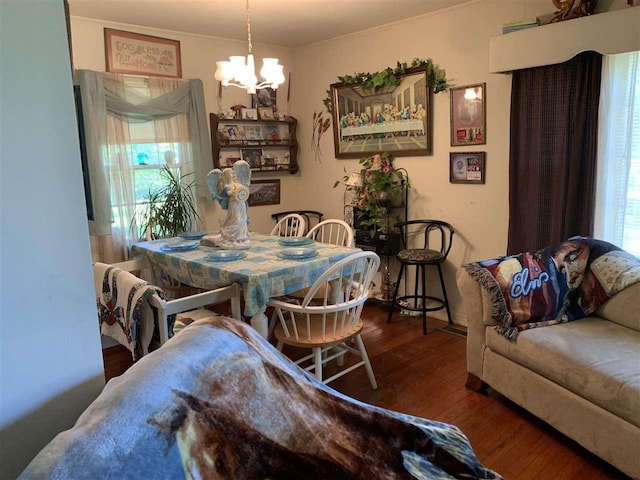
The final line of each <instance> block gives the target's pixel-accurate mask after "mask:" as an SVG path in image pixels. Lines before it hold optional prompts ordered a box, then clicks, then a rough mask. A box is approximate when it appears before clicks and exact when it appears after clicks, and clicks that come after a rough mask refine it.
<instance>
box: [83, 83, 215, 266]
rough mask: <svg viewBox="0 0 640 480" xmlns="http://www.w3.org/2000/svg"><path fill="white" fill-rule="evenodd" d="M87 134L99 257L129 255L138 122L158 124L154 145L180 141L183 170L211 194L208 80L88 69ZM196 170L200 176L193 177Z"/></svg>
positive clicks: (93, 225)
mask: <svg viewBox="0 0 640 480" xmlns="http://www.w3.org/2000/svg"><path fill="white" fill-rule="evenodd" d="M76 81H77V83H79V84H80V87H81V93H82V103H83V110H84V112H85V133H86V137H87V154H88V157H89V166H90V178H91V187H92V197H93V203H94V210H95V216H96V219H95V221H93V222H89V230H90V233H91V246H92V255H93V260H94V261H102V262H107V263H113V262H117V261H121V260H125V259H127V258H128V252H129V247H130V246H131V245H132V243H134V242H135V241H137V238H136V237H135V232H134V235H133V237H132V232H131V228H130V226H131V219H132V218H133V217H134V214H135V203H136V198H135V192H134V189H135V180H134V168H135V163H134V159H133V155H132V154H131V143H132V140H131V138H130V123H144V122H152V123H153V127H154V128H151V129H149V131H151V132H153V135H155V138H153V139H150V140H152V141H153V142H154V143H173V144H176V143H177V144H179V148H178V150H179V151H180V159H179V161H180V167H181V174H182V175H183V176H184V175H187V178H188V179H189V180H195V182H196V189H197V193H198V195H200V196H202V195H207V192H208V190H207V187H206V173H207V172H208V170H209V169H210V167H211V165H212V163H211V145H210V141H209V134H208V129H207V122H206V116H205V107H204V92H203V88H202V82H201V81H200V80H188V81H183V80H178V79H165V78H148V79H147V78H144V79H141V78H139V77H125V76H123V75H117V74H108V73H101V72H92V71H88V70H80V71H77V72H76ZM193 175H195V178H194V177H193Z"/></svg>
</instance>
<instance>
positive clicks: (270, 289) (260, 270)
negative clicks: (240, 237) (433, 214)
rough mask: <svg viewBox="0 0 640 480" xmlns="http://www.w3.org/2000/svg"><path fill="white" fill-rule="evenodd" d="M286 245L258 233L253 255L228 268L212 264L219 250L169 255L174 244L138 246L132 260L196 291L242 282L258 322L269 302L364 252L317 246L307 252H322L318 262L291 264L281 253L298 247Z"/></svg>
mask: <svg viewBox="0 0 640 480" xmlns="http://www.w3.org/2000/svg"><path fill="white" fill-rule="evenodd" d="M280 239H282V237H277V236H273V235H262V234H259V233H252V234H251V248H250V249H248V250H243V251H244V252H246V254H247V255H246V256H245V257H244V258H242V259H239V260H233V261H228V262H215V261H211V260H207V258H206V257H207V256H208V255H210V254H211V253H213V252H215V251H216V250H220V249H219V248H216V247H208V246H204V245H200V246H199V247H198V248H197V249H195V250H191V251H186V252H167V251H163V250H162V247H164V246H165V245H166V244H167V242H168V241H170V240H171V239H162V240H152V241H150V242H140V243H136V244H135V245H134V246H133V247H132V249H131V255H132V257H136V256H146V257H147V258H148V259H149V260H150V261H151V262H152V264H154V265H156V266H158V267H160V268H161V269H162V270H163V271H164V272H165V273H166V274H167V275H169V276H171V277H172V278H175V279H176V280H178V281H180V282H182V283H184V284H187V285H191V286H193V287H198V288H204V289H214V288H218V287H222V286H224V285H229V284H231V283H233V282H238V283H240V284H242V289H243V294H244V300H245V305H244V314H245V315H246V316H253V315H256V314H258V313H259V312H260V311H261V309H262V308H264V307H265V305H266V303H267V301H268V300H269V298H271V297H277V296H280V295H286V294H289V293H292V292H295V291H297V290H300V289H301V288H304V287H308V286H310V285H312V284H313V282H314V281H315V280H316V279H318V277H320V275H322V273H323V272H324V271H325V270H326V269H327V268H328V267H329V266H330V265H332V264H333V263H335V262H337V261H338V260H341V259H343V258H345V257H347V256H349V255H351V254H353V253H355V252H359V251H360V249H359V248H351V247H341V246H337V245H330V244H326V243H320V242H314V243H313V244H310V245H305V246H304V248H312V249H314V250H317V251H318V255H317V256H315V257H313V258H308V259H304V260H285V259H282V258H280V257H278V252H281V251H283V250H285V249H290V248H292V247H285V246H282V245H280V244H279V243H278V241H279V240H280Z"/></svg>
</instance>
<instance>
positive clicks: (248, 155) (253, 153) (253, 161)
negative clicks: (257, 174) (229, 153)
mask: <svg viewBox="0 0 640 480" xmlns="http://www.w3.org/2000/svg"><path fill="white" fill-rule="evenodd" d="M262 156H263V152H262V149H261V148H241V149H240V158H242V160H244V161H245V162H247V163H248V164H249V166H250V167H251V169H252V170H260V168H261V167H262Z"/></svg>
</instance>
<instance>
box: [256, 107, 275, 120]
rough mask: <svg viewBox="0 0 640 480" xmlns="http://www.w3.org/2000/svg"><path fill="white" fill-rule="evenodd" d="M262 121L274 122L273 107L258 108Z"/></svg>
mask: <svg viewBox="0 0 640 480" xmlns="http://www.w3.org/2000/svg"><path fill="white" fill-rule="evenodd" d="M258 114H259V115H260V120H274V118H275V117H274V115H273V107H258Z"/></svg>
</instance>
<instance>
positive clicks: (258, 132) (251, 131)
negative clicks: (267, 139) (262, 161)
mask: <svg viewBox="0 0 640 480" xmlns="http://www.w3.org/2000/svg"><path fill="white" fill-rule="evenodd" d="M242 130H243V132H244V137H245V138H246V139H247V140H264V136H263V134H262V127H261V126H260V125H244V126H243V127H242Z"/></svg>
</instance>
